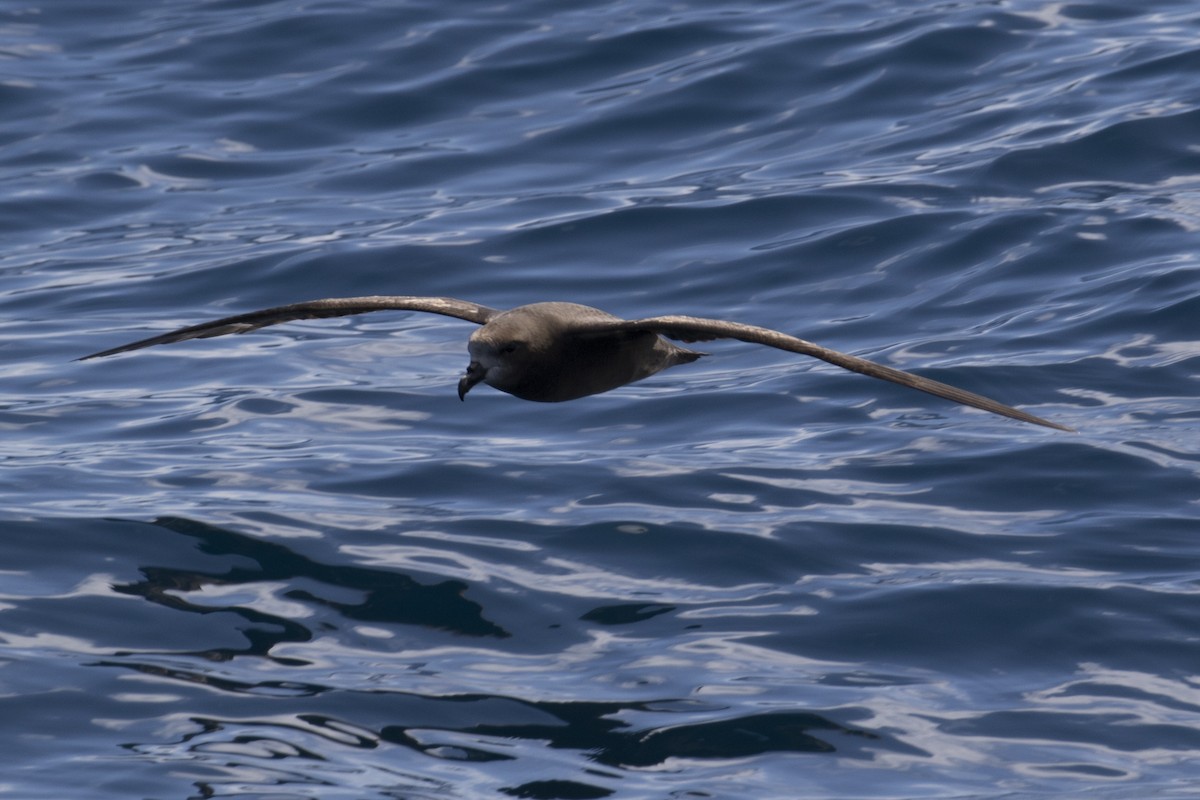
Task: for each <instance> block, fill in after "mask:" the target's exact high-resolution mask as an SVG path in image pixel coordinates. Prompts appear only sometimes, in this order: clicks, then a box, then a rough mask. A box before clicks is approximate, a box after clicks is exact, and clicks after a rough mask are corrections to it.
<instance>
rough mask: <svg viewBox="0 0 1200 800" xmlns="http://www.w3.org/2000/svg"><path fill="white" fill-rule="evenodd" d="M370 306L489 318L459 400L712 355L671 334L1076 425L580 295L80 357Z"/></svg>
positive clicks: (418, 301)
mask: <svg viewBox="0 0 1200 800" xmlns="http://www.w3.org/2000/svg"><path fill="white" fill-rule="evenodd" d="M370 311H426V312H429V313H432V314H443V315H445V316H448V317H457V318H458V319H464V320H467V321H468V322H474V323H475V324H477V325H480V326H482V327H480V328H479V329H477V330H475V331H474V332H472V334H471V339H470V341H469V342H468V344H467V350H468V352H469V353H470V356H471V362H470V364H469V365H468V366H467V371H466V373H465V374H464V375H463V376H462V378H461V379H460V380H459V382H458V397H459V399H460V400H465V399H466V396H467V392H469V391H470V390H471V388H472V387H473V386H475V385H476V384H478V383H486V384H488V385H489V386H492V387H494V388H496V389H499V390H500V391H502V392H507V393H509V394H511V395H514V396H515V397H519V398H521V399H522V400H536V401H539V402H547V403H555V402H561V401H563V400H575V399H577V398H580V397H586V396H587V395H591V394H599V393H601V392H607V391H609V390H610V389H616V388H617V387H619V386H624V385H625V384H627V383H632V382H634V381H638V380H641V379H642V378H646V377H649V376H650V375H653V374H655V373H656V372H661V371H662V370H664V369H667V368H668V367H674V366H677V365H679V364H687V363H690V362H692V361H695V360H696V359H698V358H700V357H701V356H703V355H706V353H700V352H697V351H695V350H688V349H687V348H684V347H680V346H678V345H676V344H672V343H671V342H668V341H667V339H674V340H676V341H681V342H687V343H690V342H708V341H712V340H714V339H737V340H739V341H743V342H749V343H751V344H764V345H767V346H768V347H774V348H777V349H779V350H786V351H788V352H791V353H799V354H801V355H805V356H812V357H813V358H819V359H821V360H822V361H827V362H829V363H830V364H836V365H837V366H839V367H842V368H843V369H848V370H850V371H851V372H859V373H861V374H863V375H869V376H870V377H872V378H880V379H882V380H885V381H891V382H892V383H898V384H900V385H901V386H908V387H909V388H912V389H918V390H920V391H922V392H928V393H929V394H932V395H936V396H937V397H942V398H945V399H946V400H951V401H953V402H955V403H961V404H962V405H967V406H973V407H974V408H979V409H982V410H984V411H990V412H991V413H993V414H1000V415H1001V416H1005V417H1011V418H1012V419H1017V420H1021V421H1022V422H1031V423H1033V424H1034V425H1044V426H1046V427H1047V428H1055V429H1057V430H1060V431H1070V430H1072V429H1071V428H1068V427H1067V426H1065V425H1059V424H1058V423H1056V422H1050V421H1049V420H1045V419H1042V418H1041V417H1037V416H1034V415H1033V414H1030V413H1028V412H1025V411H1020V410H1018V409H1015V408H1012V407H1010V406H1006V405H1004V404H1003V403H998V402H996V401H995V400H991V399H988V398H986V397H983V396H982V395H978V394H975V393H973V392H968V391H966V390H964V389H958V388H955V387H954V386H949V385H947V384H945V383H940V382H938V381H934V380H930V379H929V378H922V377H920V376H917V375H913V374H910V373H908V372H903V371H901V370H898V369H893V368H892V367H885V366H883V365H882V364H876V363H875V362H873V361H867V360H866V359H863V358H858V357H857V356H852V355H847V354H846V353H840V352H838V351H837V350H830V349H829V348H827V347H821V346H820V345H817V344H813V343H812V342H807V341H805V340H803V339H798V338H796V337H795V336H789V335H788V334H786V333H781V332H779V331H775V330H771V329H769V328H759V327H757V326H754V325H744V324H742V323H740V322H726V321H724V320H719V319H703V318H700V317H685V316H675V315H672V316H663V317H646V318H645V319H621V318H620V317H616V316H613V315H612V314H609V313H608V312H605V311H601V310H600V309H598V308H592V307H590V306H584V305H579V304H577V303H558V302H553V303H531V304H529V305H524V306H518V307H517V308H513V309H510V310H508V311H501V310H498V309H495V308H488V307H487V306H481V305H479V304H477V303H469V302H467V301H465V300H455V299H453V298H450V297H403V296H395V297H391V296H377V297H338V298H330V299H325V300H312V301H309V302H307V303H295V304H292V305H287V306H278V307H276V308H267V309H263V310H261V311H251V312H250V313H248V314H238V315H236V316H232V317H225V318H224V319H218V320H213V321H212V322H202V323H200V324H199V325H191V326H189V327H187V328H180V329H179V330H177V331H172V332H170V333H164V334H161V335H159V336H151V337H150V338H148V339H142V340H140V341H137V342H132V343H130V344H126V345H121V346H120V347H114V348H112V349H110V350H101V351H100V352H98V353H92V354H91V355H87V356H83V358H80V359H77V360H79V361H83V360H86V359H89V358H102V357H104V356H111V355H115V354H117V353H124V352H126V351H129V350H140V349H141V348H143V347H151V346H153V345H157V344H170V343H172V342H181V341H184V340H185V339H207V338H209V337H211V336H223V335H225V334H227V333H247V332H249V331H253V330H257V329H259V328H264V327H266V326H268V325H278V324H279V323H281V322H290V321H292V320H299V319H320V318H324V317H343V316H347V315H350V314H365V313H367V312H370ZM663 337H666V338H663Z"/></svg>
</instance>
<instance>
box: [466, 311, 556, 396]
mask: <svg viewBox="0 0 1200 800" xmlns="http://www.w3.org/2000/svg"><path fill="white" fill-rule="evenodd" d="M467 352H468V353H470V355H471V363H470V364H468V365H467V371H466V372H465V373H464V374H463V376H462V378H461V379H460V380H459V382H458V397H459V399H460V400H465V399H466V396H467V392H469V391H471V388H472V387H474V386H475V385H476V384H478V383H486V384H487V385H488V386H491V387H493V388H496V389H499V390H500V391H502V392H508V393H509V394H515V395H516V396H518V397H521V396H523V394H522V391H521V385H520V383H521V380H522V377H523V376H527V375H529V374H530V373H531V370H532V371H534V372H536V366H535V364H534V362H535V361H536V360H537V353H535V352H533V350H532V349H531V348H530V346H529V343H528V342H527V341H525V340H524V339H522V338H520V337H518V336H517V335H515V333H514V332H507V331H504V330H503V329H501V330H487V331H485V330H483V329H480V330H478V331H476V332H475V335H474V336H472V337H471V341H470V342H469V343H468V344H467Z"/></svg>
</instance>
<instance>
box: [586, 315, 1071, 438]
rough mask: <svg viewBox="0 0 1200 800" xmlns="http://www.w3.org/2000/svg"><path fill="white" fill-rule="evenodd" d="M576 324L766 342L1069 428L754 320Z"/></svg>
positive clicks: (594, 329) (685, 338) (597, 329)
mask: <svg viewBox="0 0 1200 800" xmlns="http://www.w3.org/2000/svg"><path fill="white" fill-rule="evenodd" d="M578 328H579V330H578V332H579V333H584V334H586V333H607V332H613V333H616V332H621V331H653V332H654V333H657V334H660V335H662V336H666V337H667V338H669V339H676V340H679V341H682V342H707V341H712V340H713V339H737V340H739V341H742V342H749V343H752V344H765V345H767V346H768V347H774V348H777V349H779V350H787V351H788V352H792V353H800V354H801V355H806V356H812V357H813V358H819V359H821V360H822V361H827V362H829V363H830V364H836V365H837V366H839V367H841V368H843V369H848V370H850V371H851V372H858V373H860V374H862V375H867V376H870V377H872V378H879V379H881V380H885V381H891V382H892V383H898V384H900V385H901V386H907V387H909V388H911V389H916V390H918V391H922V392H927V393H929V394H932V395H935V396H937V397H941V398H944V399H946V400H952V401H953V402H955V403H961V404H963V405H966V406H971V407H973V408H978V409H982V410H983V411H990V412H991V413H993V414H999V415H1001V416H1004V417H1011V418H1012V419H1017V420H1021V421H1022V422H1030V423H1033V424H1034V425H1044V426H1045V427H1047V428H1054V429H1056V430H1060V431H1073V429H1072V428H1068V427H1067V426H1065V425H1059V424H1058V423H1057V422H1050V421H1049V420H1046V419H1042V418H1041V417H1038V416H1034V415H1033V414H1030V413H1028V412H1026V411H1021V410H1019V409H1016V408H1013V407H1011V406H1006V405H1004V404H1003V403H998V402H996V401H995V400H992V399H990V398H987V397H984V396H983V395H978V394H975V393H974V392H968V391H966V390H965V389H959V388H957V387H955V386H950V385H949V384H945V383H941V382H939V381H935V380H931V379H929V378H922V377H920V376H919V375H913V374H911V373H909V372H904V371H902V370H898V369H894V368H892V367H885V366H884V365H882V364H876V363H875V362H874V361H868V360H866V359H865V358H859V357H858V356H852V355H848V354H846V353H841V352H838V351H837V350H830V349H829V348H828V347H822V346H821V345H819V344H813V343H812V342H809V341H805V340H804V339H798V338H796V337H795V336H789V335H788V334H786V333H780V332H779V331H775V330H771V329H770V328H759V327H757V326H754V325H744V324H742V323H740V322H726V321H724V320H717V319H703V318H701V317H684V316H667V317H649V318H646V319H633V320H621V321H619V322H605V321H596V322H590V321H589V322H585V323H581V324H580V325H579V326H578Z"/></svg>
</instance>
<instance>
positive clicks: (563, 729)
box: [92, 517, 916, 798]
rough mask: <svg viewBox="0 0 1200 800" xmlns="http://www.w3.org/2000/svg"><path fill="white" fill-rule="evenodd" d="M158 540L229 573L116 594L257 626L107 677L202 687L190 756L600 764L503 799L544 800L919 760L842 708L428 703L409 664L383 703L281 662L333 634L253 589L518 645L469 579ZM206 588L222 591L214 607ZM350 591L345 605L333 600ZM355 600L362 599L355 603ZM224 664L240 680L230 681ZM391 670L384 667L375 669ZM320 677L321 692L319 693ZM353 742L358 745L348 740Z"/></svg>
mask: <svg viewBox="0 0 1200 800" xmlns="http://www.w3.org/2000/svg"><path fill="white" fill-rule="evenodd" d="M154 525H155V526H156V527H157V528H158V529H159V530H161V531H169V532H170V533H171V534H176V535H179V536H183V537H187V538H190V539H193V540H194V541H195V543H196V548H197V549H198V550H199V551H200V552H201V553H204V554H205V555H207V556H209V557H215V558H216V559H218V566H217V567H215V568H214V567H213V566H212V565H211V562H210V565H209V568H208V569H207V570H194V569H188V568H185V567H177V566H176V567H164V566H142V567H140V571H141V573H142V575H143V578H142V579H141V580H137V581H131V582H125V583H121V584H117V585H115V586H113V589H114V590H115V591H116V592H118V593H121V594H124V595H129V596H135V597H141V598H144V599H146V600H148V601H150V602H151V603H154V604H157V605H160V606H164V607H167V608H169V609H171V610H173V611H183V612H187V613H193V614H212V613H214V612H224V613H227V614H234V615H237V617H238V618H239V619H240V620H244V621H245V623H247V624H245V625H240V624H239V625H238V627H239V628H240V632H241V633H242V635H243V636H244V637H245V639H246V645H245V647H242V648H235V647H223V648H222V647H216V648H207V649H201V650H195V651H190V652H183V651H174V652H170V653H167V652H163V651H155V652H133V651H128V650H126V651H121V652H114V653H113V655H112V656H111V657H109V658H105V659H102V660H99V661H96V662H93V663H92V666H96V667H103V668H115V669H120V670H132V671H133V672H136V673H138V674H140V675H144V676H149V677H151V678H153V679H157V680H165V681H168V682H170V683H172V684H174V685H176V686H179V687H183V686H193V687H198V688H202V689H203V690H204V691H203V692H201V693H200V694H198V695H195V696H193V699H192V700H190V701H188V702H189V703H190V704H191V706H192V707H191V710H190V711H189V712H187V716H188V717H189V718H190V719H191V722H192V724H193V726H194V727H193V730H192V731H191V732H189V733H187V734H185V735H183V736H182V737H181V738H179V740H178V741H177V742H176V745H177V746H178V747H180V748H182V749H183V750H185V751H191V750H193V749H196V750H197V752H204V751H205V749H206V748H211V747H213V746H215V745H214V742H222V741H225V740H226V739H227V737H232V736H234V734H235V732H237V731H240V732H242V733H244V731H245V728H246V727H247V725H250V726H253V727H257V728H260V729H262V730H263V732H262V734H261V735H262V736H268V737H272V736H280V735H282V736H284V737H285V738H286V737H287V736H288V735H289V734H287V733H284V732H281V733H277V734H270V733H269V732H268V731H269V729H277V728H286V729H290V730H292V731H293V732H294V733H297V734H304V735H310V736H311V735H315V736H317V737H320V738H324V739H325V740H326V741H327V742H328V743H329V744H328V746H329V747H341V746H348V747H351V748H361V749H365V750H374V749H376V748H379V747H381V746H385V745H391V746H395V747H401V748H404V749H407V750H409V751H412V752H414V753H415V754H419V755H421V756H423V757H430V758H435V759H450V760H455V761H459V762H488V761H503V760H517V759H523V758H526V757H529V758H534V759H537V758H539V757H538V756H537V755H536V753H537V751H538V750H540V749H541V748H543V747H550V748H553V749H561V750H570V751H575V752H578V753H580V754H581V755H582V757H583V758H584V759H585V761H586V762H588V763H591V764H593V765H594V766H593V767H592V768H589V769H587V770H584V771H581V772H578V773H576V774H575V775H573V776H572V778H588V780H585V781H582V782H581V781H578V780H574V779H572V780H562V779H561V778H562V776H561V775H556V776H548V779H547V780H531V781H529V782H527V783H524V784H521V785H520V786H513V787H508V788H506V789H505V790H504V791H505V792H506V793H508V794H511V795H514V796H520V797H541V798H552V797H601V796H605V795H606V794H609V793H611V792H610V791H609V790H608V789H607V788H605V787H604V786H603V785H598V784H597V782H594V781H593V780H592V778H599V779H600V780H599V781H598V783H599V784H605V783H608V782H609V781H610V780H611V779H612V778H616V777H619V774H620V772H619V771H620V770H623V769H625V768H645V767H652V766H654V765H658V764H662V763H664V762H665V761H667V760H668V759H673V758H674V759H700V760H709V759H743V758H753V757H756V756H762V755H766V754H769V753H793V754H803V753H807V754H813V755H819V754H832V753H835V752H836V753H837V754H838V755H839V756H840V757H849V758H856V759H868V760H869V759H873V758H874V757H875V756H876V754H877V752H878V751H880V750H888V751H893V752H894V751H897V750H902V751H904V752H908V753H915V752H916V751H914V750H913V748H911V747H909V746H908V745H905V744H903V743H901V742H899V741H896V740H894V739H893V737H890V736H888V735H886V734H880V733H878V732H873V731H870V730H866V729H861V728H856V727H851V726H850V725H848V724H847V723H848V721H849V720H850V719H853V718H860V717H865V716H868V712H866V711H865V710H858V711H856V710H854V709H847V708H839V709H838V710H837V711H836V712H834V713H828V712H821V711H815V710H811V709H780V708H777V707H772V708H764V707H762V706H758V705H754V704H748V705H745V706H740V705H736V704H735V705H714V704H712V703H709V702H706V701H700V700H697V699H696V698H693V697H680V698H675V697H664V698H660V699H656V700H646V699H645V695H644V694H639V695H638V697H637V699H633V698H630V699H627V700H623V699H620V698H616V699H613V700H597V699H596V698H595V697H594V692H595V685H594V682H593V681H589V680H587V679H586V678H581V683H580V686H579V687H578V688H579V691H580V692H582V693H583V696H582V698H581V699H578V700H571V699H567V700H564V699H562V689H563V686H562V685H559V687H558V690H557V691H555V692H552V693H551V694H552V695H553V697H552V698H549V699H548V698H546V697H544V696H541V695H542V692H541V690H539V689H538V686H537V681H536V680H534V681H532V682H531V683H530V684H529V687H528V691H527V692H521V694H522V695H524V696H517V695H516V694H515V693H514V691H515V690H514V689H513V688H512V686H513V684H512V683H511V682H509V681H503V680H502V681H499V682H498V684H497V692H496V693H494V694H493V693H487V692H486V691H456V692H449V693H447V692H445V691H441V692H429V693H421V692H420V691H419V690H414V686H413V684H410V683H407V682H406V681H405V670H406V669H408V668H409V666H410V665H409V664H408V663H407V660H406V659H405V658H403V657H402V654H397V658H396V661H395V670H396V674H395V675H394V677H393V679H390V680H388V681H387V683H391V682H392V680H394V681H395V682H396V683H397V684H398V685H399V686H400V688H396V689H391V688H386V689H381V688H380V683H379V682H377V681H373V682H369V683H361V684H356V683H349V684H347V683H346V681H345V680H335V681H332V682H331V681H330V680H329V678H330V674H329V672H328V669H329V667H328V665H327V664H326V665H321V664H318V663H315V662H310V661H308V660H306V659H304V658H299V657H280V656H278V655H275V654H273V653H272V649H273V648H275V647H276V646H281V647H284V648H287V649H288V650H289V652H291V653H294V654H295V653H300V654H302V653H303V645H304V643H306V642H310V641H312V640H313V639H315V638H316V636H317V635H318V634H319V633H320V631H318V630H316V629H317V628H318V627H319V626H320V624H321V623H317V624H312V623H309V625H310V627H306V625H305V624H302V623H301V622H299V621H297V620H294V619H289V618H288V617H287V616H285V613H286V612H283V611H281V612H279V613H270V612H268V611H266V610H260V609H255V608H247V607H246V606H245V605H241V604H239V600H238V599H237V598H238V597H239V596H240V595H239V593H238V587H245V589H246V591H252V590H253V587H255V586H262V585H263V584H272V583H273V584H275V585H280V584H282V585H283V586H285V587H286V586H299V585H301V584H303V585H305V586H308V587H312V586H313V585H314V584H316V585H317V586H321V587H332V588H330V589H329V590H328V591H325V590H324V589H316V590H310V589H300V588H291V589H286V588H285V589H284V590H283V591H281V592H280V593H279V597H281V598H285V599H288V600H292V601H295V602H297V603H299V604H302V605H307V606H309V607H310V608H311V607H313V606H320V607H322V608H325V609H328V610H329V611H330V612H331V613H332V614H334V615H336V616H337V617H340V618H345V619H347V620H350V621H352V622H353V623H355V624H363V623H369V624H371V625H372V626H373V627H377V628H380V627H382V628H386V627H388V626H390V625H396V624H399V625H416V626H421V627H424V628H427V629H437V630H438V631H441V632H448V633H450V634H451V635H452V636H460V637H470V638H471V639H473V640H475V641H480V640H483V641H490V642H492V643H493V644H491V645H488V646H489V647H496V646H498V645H499V643H500V642H503V641H505V640H507V639H509V638H510V637H513V636H515V635H516V632H510V631H507V630H505V629H504V628H503V627H501V626H499V625H497V624H495V623H493V622H491V621H489V620H488V619H487V616H486V613H485V609H484V608H483V607H482V606H480V605H479V604H478V603H476V602H473V601H471V600H468V599H466V598H465V597H464V593H465V592H467V590H468V589H469V584H468V583H466V582H463V581H460V580H443V581H441V582H437V583H432V584H427V583H422V582H420V581H418V580H417V579H415V578H413V577H410V576H407V575H404V574H401V573H399V572H397V571H394V570H385V569H375V568H367V567H361V566H357V565H331V564H326V563H321V562H320V561H319V560H316V559H314V558H310V557H308V556H305V555H302V554H299V553H296V552H294V551H293V550H292V549H290V548H289V547H288V546H286V545H284V544H280V543H277V542H268V541H263V540H261V539H257V538H254V537H252V536H247V535H244V534H240V533H236V532H234V531H231V530H227V529H224V528H221V527H218V526H214V525H210V524H206V523H202V522H197V521H193V520H189V519H184V518H178V517H167V518H160V519H158V520H156V521H155V522H154ZM206 587H207V588H210V589H217V590H219V591H216V592H215V593H214V594H211V595H207V596H206V595H205V589H206ZM339 592H340V593H341V596H342V599H331V597H333V596H337V595H338V594H339ZM319 595H320V596H319ZM346 596H353V597H354V598H355V599H354V601H347V600H346V599H345V597H346ZM189 597H190V598H192V599H189ZM223 598H225V599H223ZM651 616H653V614H651ZM640 619H642V616H640V615H638V614H635V615H633V616H632V617H630V618H629V619H625V617H621V619H620V620H616V621H627V622H628V621H636V620H640ZM326 623H327V624H335V623H336V620H335V619H334V618H332V617H327V618H326ZM297 645H299V647H297ZM320 649H321V648H320V647H318V650H320ZM247 657H249V658H251V659H254V658H260V659H271V660H273V661H274V662H275V663H276V664H277V665H278V667H279V668H280V669H281V670H282V672H280V673H278V674H272V675H270V677H269V678H268V679H266V680H260V679H259V673H257V672H256V671H255V670H245V669H239V668H237V667H235V666H233V662H238V661H240V660H242V659H244V658H247ZM479 657H483V658H486V656H479ZM379 659H382V660H383V661H384V662H386V660H387V656H385V655H383V654H380V656H379ZM214 663H226V664H229V665H230V667H231V668H230V669H215V668H214ZM379 668H380V665H379V661H378V660H376V663H375V666H374V668H373V669H375V670H376V671H378V670H379ZM384 669H385V670H386V669H387V668H386V666H385V667H384ZM310 670H311V672H312V674H313V676H314V677H313V679H312V680H305V679H304V675H305V674H306V673H308V672H309V671H310ZM385 685H386V684H385ZM483 686H486V684H483ZM481 688H482V687H481ZM214 690H215V691H217V692H219V693H220V694H221V695H222V696H224V697H225V698H229V699H231V700H232V699H235V698H236V699H237V700H236V710H234V708H233V707H231V706H229V704H228V703H227V702H224V701H212V700H206V699H205V698H208V697H209V696H210V695H209V693H210V692H212V691H214ZM616 691H618V692H619V690H616ZM589 694H591V695H592V696H588V695H589ZM284 706H286V709H285V708H283V707H284ZM248 720H249V721H248ZM837 720H841V721H837ZM348 730H354V731H357V732H358V734H356V736H355V737H348V736H347V734H346V731H348ZM238 735H241V734H238ZM229 741H230V742H233V741H234V740H233V739H230V740H229ZM451 743H452V744H451ZM160 744H161V743H160ZM129 746H130V747H131V748H133V749H138V748H139V747H140V745H134V744H131V745H129ZM597 770H598V771H597ZM607 770H614V771H615V772H609V771H607ZM589 776H590V777H589ZM606 776H607V777H606ZM530 777H535V776H534V775H531V776H530ZM580 792H582V794H581V793H580Z"/></svg>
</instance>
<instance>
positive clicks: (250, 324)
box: [76, 295, 500, 361]
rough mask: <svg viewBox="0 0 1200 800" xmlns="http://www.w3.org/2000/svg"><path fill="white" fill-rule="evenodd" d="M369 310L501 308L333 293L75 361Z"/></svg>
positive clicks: (472, 317) (471, 317)
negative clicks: (318, 298) (327, 297)
mask: <svg viewBox="0 0 1200 800" xmlns="http://www.w3.org/2000/svg"><path fill="white" fill-rule="evenodd" d="M371 311H428V312H429V313H432V314H444V315H445V316H448V317H457V318H458V319H465V320H467V321H468V322H474V323H476V324H478V325H482V324H484V323H485V322H487V321H488V320H489V319H491V318H492V317H494V316H495V315H496V314H499V313H500V312H499V311H497V310H496V309H494V308H488V307H487V306H481V305H479V304H477V303H468V302H467V301H465V300H455V299H454V298H452V297H404V296H387V295H380V296H375V297H335V298H329V299H325V300H310V301H308V302H306V303H293V304H292V305H288V306H277V307H275V308H264V309H262V310H260V311H251V312H249V313H246V314H238V315H236V316H232V317H224V318H223V319H217V320H213V321H211V322H201V323H200V324H198V325H189V326H188V327H186V328H180V329H179V330H177V331H171V332H169V333H163V334H160V335H158V336H151V337H150V338H148V339H141V340H139V341H136V342H131V343H130V344H124V345H121V346H120V347H114V348H111V349H109V350H101V351H100V352H98V353H92V354H91V355H86V356H83V357H82V358H78V359H76V361H86V360H87V359H89V358H103V357H104V356H111V355H115V354H116V353H124V352H126V351H128V350H140V349H141V348H143V347H152V346H154V345H156V344H171V343H172V342H182V341H184V340H186V339H207V338H209V337H211V336H224V335H225V334H227V333H247V332H249V331H254V330H258V329H259V328H265V327H266V326H268V325H278V324H279V323H281V322H292V321H294V320H298V319H323V318H325V317H345V316H348V315H350V314H365V313H368V312H371Z"/></svg>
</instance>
